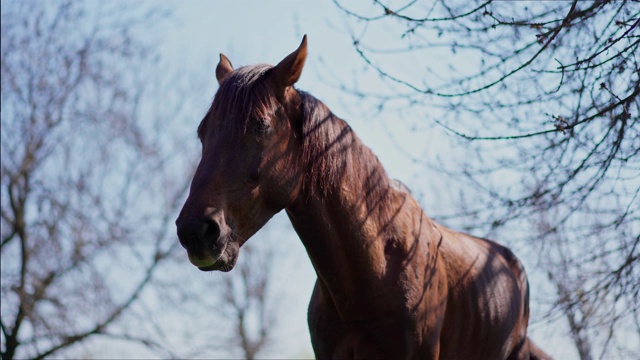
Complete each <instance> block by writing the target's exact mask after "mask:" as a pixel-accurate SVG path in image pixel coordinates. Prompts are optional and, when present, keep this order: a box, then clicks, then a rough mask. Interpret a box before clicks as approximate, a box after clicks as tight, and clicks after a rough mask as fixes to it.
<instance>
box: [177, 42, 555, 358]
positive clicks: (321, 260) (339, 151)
mask: <svg viewBox="0 0 640 360" xmlns="http://www.w3.org/2000/svg"><path fill="white" fill-rule="evenodd" d="M305 59H306V37H305V38H304V39H303V42H302V44H301V45H300V47H299V48H298V49H297V50H296V51H295V52H293V53H292V54H290V55H289V56H287V57H286V58H285V59H284V60H282V61H281V62H280V63H279V64H278V65H277V66H275V67H271V66H268V65H255V66H251V67H242V68H239V69H237V70H234V69H233V67H232V66H231V63H230V61H229V60H228V59H227V58H226V57H225V56H224V55H221V58H220V63H219V64H218V67H217V69H216V76H217V78H218V81H219V83H220V89H219V90H218V92H217V93H216V96H215V98H214V101H213V104H212V106H211V109H210V110H209V112H208V113H207V115H206V116H205V118H204V119H203V121H202V122H201V124H200V126H199V128H198V136H199V138H200V140H201V141H202V145H203V153H202V160H201V162H200V164H199V166H198V169H197V171H196V173H195V175H194V178H193V182H192V185H191V191H190V194H189V197H188V199H187V201H186V203H185V205H184V207H183V209H182V211H181V213H180V216H179V217H178V220H177V221H176V224H177V227H178V236H179V238H180V242H181V243H182V245H183V246H184V247H185V248H186V249H187V252H188V255H189V259H190V261H191V262H192V263H193V264H194V265H196V266H197V267H198V268H200V269H201V270H205V271H208V270H222V271H229V270H231V269H232V268H233V266H234V265H235V262H236V260H237V256H238V253H239V249H240V247H241V246H242V244H244V242H245V241H246V240H247V239H248V238H249V237H251V236H252V235H253V234H254V233H255V232H256V231H257V230H258V229H259V228H260V227H262V226H263V225H264V224H265V223H266V222H267V221H268V220H269V219H270V218H271V217H272V216H273V215H274V214H275V213H277V212H279V211H280V210H282V209H285V210H286V211H287V214H288V216H289V218H290V220H291V223H292V224H293V226H294V228H295V230H296V232H297V233H298V235H299V237H300V239H301V240H302V242H303V244H304V246H305V248H306V250H307V253H308V254H309V258H310V259H311V261H312V263H313V266H314V268H315V270H316V273H317V275H318V281H317V282H316V286H315V288H314V291H313V295H312V298H311V302H310V304H309V328H310V331H311V340H312V344H313V348H314V351H315V353H316V357H318V358H323V359H324V358H365V359H373V358H384V359H391V358H393V359H403V358H405V359H410V358H423V359H439V358H440V359H537V358H549V357H548V356H547V355H546V354H544V352H542V351H541V350H539V349H538V348H537V347H535V345H533V344H532V343H531V341H530V340H529V339H528V338H527V324H528V318H529V304H528V302H529V299H528V298H529V294H528V292H529V290H528V284H527V278H526V274H525V272H524V269H523V267H522V265H521V263H520V262H519V261H518V259H517V258H516V257H515V256H514V255H513V254H512V253H511V251H509V249H507V248H505V247H503V246H500V245H498V244H497V243H495V242H492V241H489V240H484V239H479V238H475V237H472V236H469V235H466V234H462V233H459V232H455V231H453V230H450V229H448V228H446V227H444V226H442V225H439V224H437V223H435V222H434V221H432V220H431V219H430V218H429V217H427V216H426V215H425V214H424V212H423V211H422V209H421V208H420V206H419V205H418V203H417V202H416V200H415V199H414V198H413V197H412V196H411V194H410V193H409V191H408V190H407V189H406V187H404V186H403V185H401V184H398V183H396V182H394V181H392V180H390V179H389V178H388V177H387V175H386V173H385V171H384V169H383V167H382V166H381V164H380V163H379V161H378V159H377V158H376V157H375V155H373V153H372V152H371V150H370V149H369V148H367V147H366V146H364V145H363V144H362V142H361V141H360V140H359V139H358V137H357V136H356V135H355V133H354V132H353V131H352V130H351V128H350V127H349V126H348V125H347V124H346V123H345V122H344V121H343V120H341V119H339V118H338V117H336V116H335V115H334V114H333V113H331V111H330V110H329V109H328V108H327V107H326V106H325V105H324V104H323V103H322V102H320V101H319V100H317V99H316V98H314V97H313V96H311V95H309V94H307V93H305V92H302V91H298V90H296V89H295V88H293V84H294V83H295V82H296V81H297V80H298V78H299V77H300V74H301V72H302V68H303V66H304V62H305Z"/></svg>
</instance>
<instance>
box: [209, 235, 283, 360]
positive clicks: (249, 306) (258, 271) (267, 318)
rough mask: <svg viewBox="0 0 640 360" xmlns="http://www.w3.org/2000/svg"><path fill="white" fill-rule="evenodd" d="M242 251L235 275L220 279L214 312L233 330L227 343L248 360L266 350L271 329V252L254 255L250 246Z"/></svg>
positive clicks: (272, 313)
mask: <svg viewBox="0 0 640 360" xmlns="http://www.w3.org/2000/svg"><path fill="white" fill-rule="evenodd" d="M243 251H244V252H243V254H242V256H243V257H244V259H243V260H242V261H241V262H240V264H239V265H240V266H239V267H238V268H237V269H236V270H235V271H236V272H237V274H235V276H225V277H223V278H221V282H222V284H223V287H222V291H223V294H224V296H223V297H222V299H221V301H220V304H219V306H218V307H217V309H218V313H219V314H220V315H221V316H224V317H227V318H229V320H231V324H232V326H233V328H234V329H235V331H232V332H230V338H229V339H228V341H229V343H231V344H235V345H236V348H237V349H239V350H240V352H241V355H242V357H243V358H245V359H250V360H252V359H256V358H257V355H258V354H260V353H261V352H262V351H264V350H265V349H266V347H267V346H268V343H269V340H271V336H272V334H273V329H274V326H275V312H274V311H273V309H272V308H273V306H272V305H271V304H270V300H271V299H270V297H269V295H270V294H269V291H268V290H269V288H268V286H269V284H270V283H269V281H270V279H271V278H272V277H271V272H270V271H269V270H270V265H271V262H272V261H271V259H272V256H271V255H272V253H273V252H272V251H269V250H268V249H267V251H259V252H258V251H255V250H254V248H253V247H252V245H248V246H245V247H244V248H243Z"/></svg>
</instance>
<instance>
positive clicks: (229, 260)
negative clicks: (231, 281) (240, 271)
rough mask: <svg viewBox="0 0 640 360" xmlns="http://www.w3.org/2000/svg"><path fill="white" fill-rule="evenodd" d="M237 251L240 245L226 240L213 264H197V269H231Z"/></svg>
mask: <svg viewBox="0 0 640 360" xmlns="http://www.w3.org/2000/svg"><path fill="white" fill-rule="evenodd" d="M239 251H240V247H239V246H238V243H236V242H228V243H227V244H225V247H224V249H223V250H222V253H221V254H220V256H219V257H218V259H217V260H216V261H215V262H214V263H213V264H211V265H207V266H198V269H199V270H200V271H222V272H228V271H231V270H232V269H233V267H234V266H235V265H236V262H237V261H238V253H239Z"/></svg>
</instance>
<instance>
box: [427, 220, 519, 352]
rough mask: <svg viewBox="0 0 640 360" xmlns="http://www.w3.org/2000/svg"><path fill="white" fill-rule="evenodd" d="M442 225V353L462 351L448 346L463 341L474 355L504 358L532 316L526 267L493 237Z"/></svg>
mask: <svg viewBox="0 0 640 360" xmlns="http://www.w3.org/2000/svg"><path fill="white" fill-rule="evenodd" d="M438 228H439V230H440V231H441V233H442V234H443V235H442V236H443V238H444V240H443V245H442V247H441V253H442V257H443V259H444V262H445V264H446V265H445V266H446V271H447V278H448V282H449V293H448V295H447V296H448V299H447V313H446V315H445V325H444V328H443V341H444V344H443V348H444V350H443V352H444V353H445V354H446V353H447V352H448V350H451V351H459V349H452V348H450V347H448V346H446V344H447V343H451V344H453V343H459V341H461V339H464V340H463V341H466V342H467V343H468V344H469V345H470V346H469V347H468V349H469V351H472V349H474V348H475V350H473V351H476V352H475V353H473V354H472V353H471V352H470V353H469V355H470V356H471V355H473V356H477V355H478V354H485V355H487V356H489V355H490V354H491V356H489V357H491V358H505V357H506V356H507V355H508V354H509V353H510V351H511V349H512V348H513V347H514V346H515V343H516V342H517V341H518V339H519V338H520V337H522V334H521V333H520V332H519V331H517V329H519V328H521V327H522V324H523V318H526V316H528V314H526V312H527V311H526V309H525V302H526V300H527V299H526V298H525V292H526V286H527V284H526V276H525V275H524V270H523V268H522V265H521V264H520V262H519V261H518V259H517V258H516V257H515V255H513V253H512V252H511V251H510V250H509V249H507V248H506V247H504V246H501V245H499V244H497V243H495V242H493V241H489V240H485V239H480V238H477V237H473V236H471V235H468V234H464V233H460V232H456V231H453V230H450V229H447V228H446V227H443V226H440V225H438ZM525 322H526V320H525ZM525 326H526V324H525ZM454 338H455V340H454Z"/></svg>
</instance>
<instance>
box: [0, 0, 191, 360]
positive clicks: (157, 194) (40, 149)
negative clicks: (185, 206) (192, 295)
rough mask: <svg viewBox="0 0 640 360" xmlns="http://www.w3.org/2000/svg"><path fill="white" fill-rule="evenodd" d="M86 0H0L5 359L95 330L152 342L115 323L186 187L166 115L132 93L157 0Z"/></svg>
mask: <svg viewBox="0 0 640 360" xmlns="http://www.w3.org/2000/svg"><path fill="white" fill-rule="evenodd" d="M94 5H95V6H96V7H95V8H92V7H89V6H88V4H87V3H81V2H72V1H57V2H52V3H49V2H41V1H14V2H9V3H6V4H5V3H3V5H2V21H1V24H2V25H1V26H2V50H1V52H2V54H1V55H2V60H1V66H2V105H1V106H2V110H1V112H2V188H1V195H2V196H1V199H2V200H1V201H2V219H1V224H2V230H1V236H2V239H1V258H2V259H1V260H2V268H1V269H2V270H1V275H2V285H1V297H2V302H1V305H0V310H1V319H0V326H1V330H2V333H1V339H2V349H1V354H2V358H3V359H7V360H9V359H13V358H16V357H18V358H47V357H50V356H53V355H56V356H58V355H59V354H60V352H61V351H67V350H69V349H70V348H71V347H72V346H74V345H76V344H79V343H81V342H83V341H85V340H87V339H88V338H94V337H98V336H102V337H107V338H113V339H121V340H127V341H134V342H137V343H141V344H143V345H145V346H148V347H150V348H155V349H162V348H163V346H162V344H161V343H160V342H158V341H157V340H156V339H154V338H152V337H151V336H149V335H148V334H139V333H135V332H129V331H127V329H126V328H122V327H117V326H116V325H117V322H118V321H119V320H120V319H121V318H122V317H123V315H124V314H125V313H126V312H128V311H130V310H131V308H132V307H133V306H134V304H137V303H138V302H139V300H140V298H141V296H142V293H143V291H146V289H148V288H149V286H150V284H151V283H152V282H153V279H154V276H155V274H156V272H157V269H158V268H159V266H160V265H161V264H162V263H163V262H164V261H165V260H166V259H167V258H168V257H169V255H170V254H171V252H172V249H174V248H175V247H176V241H175V236H170V235H168V234H172V233H173V226H172V223H173V222H172V219H173V216H174V212H175V210H176V208H177V206H179V204H180V201H181V198H182V197H183V196H184V194H185V190H186V187H187V183H185V182H178V181H176V180H175V179H176V178H179V179H182V178H184V176H182V174H180V173H175V170H177V169H178V168H177V167H173V168H172V166H174V165H175V162H174V161H173V160H172V157H171V156H172V155H171V151H172V149H171V148H170V147H169V146H168V145H167V144H168V143H170V141H171V132H170V131H171V130H170V127H169V126H168V120H170V118H169V114H166V116H156V115H159V114H161V111H162V110H166V109H161V108H160V107H158V108H149V105H148V103H146V102H145V101H144V99H145V98H144V96H145V94H146V91H147V90H149V88H148V86H150V85H151V84H152V83H153V82H152V81H150V79H151V77H150V75H152V74H151V73H150V70H149V69H151V68H153V67H154V66H155V65H154V64H155V63H156V62H155V61H156V60H155V59H156V58H157V57H156V54H155V53H154V51H152V49H151V48H150V47H149V46H147V44H146V43H145V42H143V41H141V40H139V37H136V35H135V34H136V32H139V31H140V30H141V29H144V28H146V27H149V26H153V24H154V23H155V21H156V20H158V19H160V18H162V16H163V12H162V11H161V10H159V9H153V10H151V11H149V10H145V9H144V8H142V7H138V6H136V5H133V4H122V3H117V4H115V3H113V4H109V3H103V2H98V3H96V4H94ZM170 170H173V171H174V173H173V174H172V173H171V171H170ZM174 176H175V178H174ZM163 354H167V353H166V352H164V353H163Z"/></svg>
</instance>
